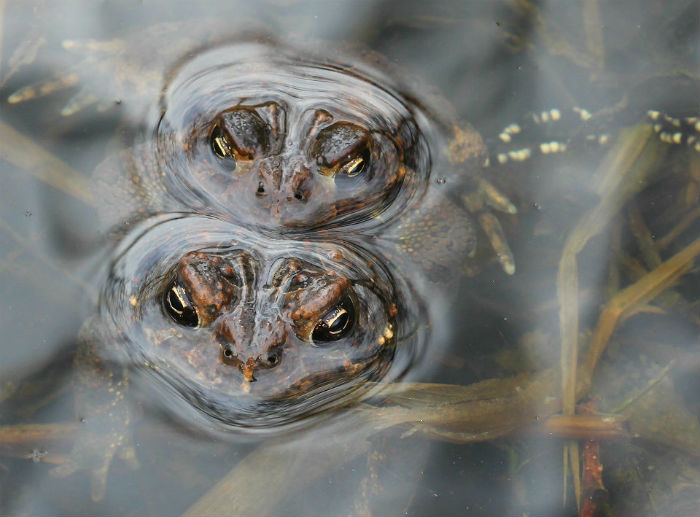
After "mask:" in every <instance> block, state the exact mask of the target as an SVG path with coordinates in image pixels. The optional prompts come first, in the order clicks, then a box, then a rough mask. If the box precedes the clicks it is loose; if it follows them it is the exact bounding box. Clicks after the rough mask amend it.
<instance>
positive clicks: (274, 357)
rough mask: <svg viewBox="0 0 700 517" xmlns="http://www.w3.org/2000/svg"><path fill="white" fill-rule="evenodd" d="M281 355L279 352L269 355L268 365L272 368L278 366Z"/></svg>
mask: <svg viewBox="0 0 700 517" xmlns="http://www.w3.org/2000/svg"><path fill="white" fill-rule="evenodd" d="M280 359H281V357H280V354H279V353H277V352H273V353H271V354H268V356H267V364H268V366H270V367H273V366H277V365H278V364H279V363H280Z"/></svg>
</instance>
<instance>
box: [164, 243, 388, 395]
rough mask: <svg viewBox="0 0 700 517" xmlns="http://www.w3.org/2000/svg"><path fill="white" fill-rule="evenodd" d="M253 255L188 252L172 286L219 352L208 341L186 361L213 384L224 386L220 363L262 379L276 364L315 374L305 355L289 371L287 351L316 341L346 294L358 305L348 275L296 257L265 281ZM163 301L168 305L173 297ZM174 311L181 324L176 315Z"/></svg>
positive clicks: (284, 382)
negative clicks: (206, 349) (318, 329)
mask: <svg viewBox="0 0 700 517" xmlns="http://www.w3.org/2000/svg"><path fill="white" fill-rule="evenodd" d="M252 260H253V259H252V258H251V257H250V256H247V255H237V256H234V257H228V256H226V257H224V256H221V255H212V254H207V253H202V252H193V253H189V254H187V255H186V256H184V257H183V258H182V259H181V260H180V262H179V263H178V265H177V268H176V270H177V273H176V278H175V279H174V281H173V285H172V287H171V288H170V290H169V291H168V294H171V293H172V292H177V293H181V295H182V296H183V298H185V299H186V303H188V304H189V305H188V307H189V310H191V311H193V312H194V313H195V315H196V316H195V318H194V319H196V321H197V325H196V328H197V329H200V330H201V331H206V332H208V333H210V335H211V342H212V344H213V347H212V348H215V349H217V350H218V351H219V354H218V357H217V359H216V360H212V359H213V358H214V357H215V356H214V355H213V354H211V353H206V352H203V351H204V347H201V348H200V349H199V350H197V349H196V348H195V347H192V348H193V349H192V350H191V351H190V352H188V355H189V357H188V361H190V362H194V363H196V365H197V370H198V375H199V376H200V378H202V379H206V382H207V383H208V384H209V385H212V386H215V385H217V384H220V383H221V382H222V380H221V377H220V375H219V374H220V372H221V371H227V370H226V368H222V367H221V364H223V365H226V366H229V367H233V369H237V370H240V372H241V374H242V376H241V380H243V379H245V380H246V381H247V382H255V381H257V379H256V375H258V376H260V375H263V374H265V373H264V372H262V370H268V369H272V368H275V367H280V370H287V371H288V372H289V375H292V374H293V375H295V376H297V377H299V378H306V377H313V376H314V374H315V373H317V372H314V371H313V370H312V369H311V367H312V364H313V363H311V364H304V362H303V361H301V364H300V366H301V369H294V370H288V369H285V368H284V362H285V350H288V349H290V348H292V347H294V346H296V347H299V346H300V345H301V346H303V344H304V343H307V344H313V343H314V339H313V337H312V336H313V335H314V330H315V329H316V327H317V326H318V325H319V324H322V322H323V321H325V320H324V316H326V315H328V314H329V312H332V311H333V309H334V307H336V306H338V305H339V304H341V302H342V301H343V300H345V299H348V300H350V304H352V299H353V298H354V294H353V290H352V286H351V284H350V281H349V280H348V279H347V278H344V277H342V276H340V275H338V274H337V273H335V272H334V271H320V270H317V269H316V268H309V266H308V265H304V264H303V261H301V260H297V259H289V260H287V261H286V262H285V263H284V264H283V266H282V267H281V268H280V269H279V270H278V271H276V272H275V274H274V276H273V279H272V282H270V284H269V285H267V284H266V286H262V287H261V286H260V285H259V284H258V283H257V282H256V276H257V274H259V272H257V271H256V268H255V267H254V265H253V264H252V263H251V261H252ZM180 289H182V290H180ZM165 303H166V306H168V302H167V300H166V302H165ZM355 303H356V302H355ZM170 314H171V316H172V317H173V319H174V320H175V322H176V323H179V324H182V323H181V321H180V320H179V319H178V316H177V314H176V313H173V312H172V311H170ZM358 321H359V322H363V321H364V319H362V318H360V319H359V320H358ZM355 322H356V319H355V317H354V315H353V316H352V317H351V318H350V319H348V320H347V326H348V329H352V326H353V325H355ZM383 330H384V329H379V330H377V329H369V328H365V329H363V331H364V332H374V333H378V334H377V336H376V337H378V336H380V335H381V333H382V332H383ZM200 339H201V338H200ZM200 352H201V353H200ZM175 353H178V354H179V353H181V347H180V345H179V344H178V345H177V346H176V347H174V348H173V349H172V353H170V354H166V355H168V356H170V357H174V355H173V354H175ZM304 368H305V369H304ZM256 372H258V373H257V374H256ZM265 375H266V374H265ZM298 380H299V379H296V378H289V376H286V377H285V376H277V375H276V376H275V383H276V384H277V385H278V386H292V385H294V384H296V383H297V381H298ZM242 385H243V386H246V384H245V383H242ZM244 389H246V390H247V389H249V387H247V386H246V388H244Z"/></svg>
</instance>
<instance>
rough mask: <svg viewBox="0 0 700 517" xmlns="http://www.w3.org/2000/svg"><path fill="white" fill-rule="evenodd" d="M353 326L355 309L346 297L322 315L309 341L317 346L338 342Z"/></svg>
mask: <svg viewBox="0 0 700 517" xmlns="http://www.w3.org/2000/svg"><path fill="white" fill-rule="evenodd" d="M354 325H355V307H354V305H353V303H352V300H351V299H350V298H349V297H348V296H346V297H345V298H343V299H342V300H340V302H339V303H338V305H336V306H335V307H333V308H332V309H331V310H329V311H328V312H327V313H326V314H324V315H323V317H322V318H321V320H320V321H319V322H318V323H316V327H315V328H314V331H313V332H312V333H311V341H312V342H313V343H314V344H316V345H318V344H321V343H328V342H331V341H338V340H339V339H342V338H344V337H345V336H347V335H348V334H349V333H350V331H351V330H352V328H353V326H354Z"/></svg>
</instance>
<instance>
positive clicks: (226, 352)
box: [221, 345, 240, 366]
mask: <svg viewBox="0 0 700 517" xmlns="http://www.w3.org/2000/svg"><path fill="white" fill-rule="evenodd" d="M221 361H222V362H223V363H224V364H228V365H233V366H235V365H237V364H238V363H240V361H239V360H238V358H237V357H236V352H235V351H234V350H233V347H232V346H231V345H225V346H224V347H222V350H221Z"/></svg>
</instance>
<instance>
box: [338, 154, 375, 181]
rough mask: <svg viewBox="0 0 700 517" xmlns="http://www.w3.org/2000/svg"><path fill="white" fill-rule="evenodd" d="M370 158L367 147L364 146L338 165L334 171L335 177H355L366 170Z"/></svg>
mask: <svg viewBox="0 0 700 517" xmlns="http://www.w3.org/2000/svg"><path fill="white" fill-rule="evenodd" d="M369 159H370V152H369V147H364V148H363V149H362V150H361V151H360V152H358V153H357V154H355V155H354V156H352V157H350V159H349V160H347V161H346V162H345V163H343V164H342V165H340V167H338V170H337V172H336V173H335V178H336V179H341V180H342V179H344V178H355V177H357V176H360V175H361V174H362V173H363V172H365V170H367V167H368V164H369Z"/></svg>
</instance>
